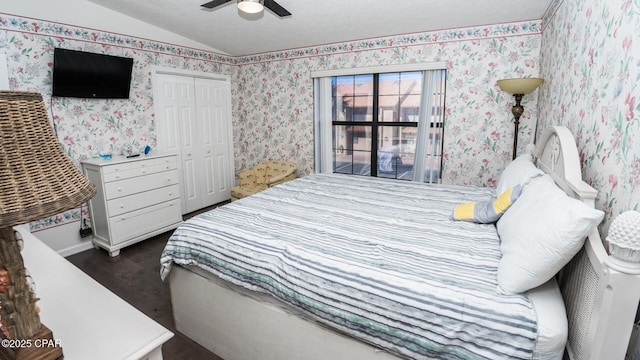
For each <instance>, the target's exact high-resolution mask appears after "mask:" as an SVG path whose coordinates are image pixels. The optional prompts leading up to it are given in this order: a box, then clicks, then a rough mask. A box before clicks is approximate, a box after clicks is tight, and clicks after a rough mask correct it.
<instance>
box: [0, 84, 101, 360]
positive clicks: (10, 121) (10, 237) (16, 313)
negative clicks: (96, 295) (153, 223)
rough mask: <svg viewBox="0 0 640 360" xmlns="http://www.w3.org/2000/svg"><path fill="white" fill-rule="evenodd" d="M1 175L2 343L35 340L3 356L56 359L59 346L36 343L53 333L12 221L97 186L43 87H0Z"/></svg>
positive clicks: (70, 203)
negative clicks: (51, 112)
mask: <svg viewBox="0 0 640 360" xmlns="http://www.w3.org/2000/svg"><path fill="white" fill-rule="evenodd" d="M0 179H1V180H0V306H1V308H0V327H1V329H2V336H1V337H2V338H3V339H6V340H4V341H3V344H12V343H14V344H18V343H22V344H29V343H31V344H33V345H32V346H25V347H22V346H19V347H14V348H11V347H8V348H7V347H5V346H2V347H0V352H1V354H0V357H2V358H3V359H4V358H17V359H21V358H28V359H31V358H33V359H36V358H37V359H57V358H60V357H61V356H62V349H61V348H60V347H49V348H48V347H37V346H35V343H36V342H35V340H34V339H43V338H51V339H52V338H53V337H52V335H51V331H50V330H48V329H47V328H46V327H45V326H43V325H42V324H41V323H40V316H39V315H38V309H37V306H36V301H37V300H38V299H37V298H36V295H35V291H34V288H33V284H32V282H31V281H30V279H29V277H28V276H27V274H28V272H27V270H26V269H25V266H24V262H23V260H22V255H21V254H20V251H21V248H22V246H23V244H22V239H21V237H20V234H19V233H17V232H16V231H14V229H13V226H15V225H20V224H25V223H28V222H31V221H35V220H40V219H43V218H46V217H49V216H53V215H56V214H59V213H62V212H64V211H67V210H70V209H73V208H75V207H77V206H78V205H80V204H82V203H84V202H86V201H87V200H89V199H90V198H92V197H93V196H94V195H95V193H96V188H95V186H94V185H93V184H91V183H90V182H89V180H88V179H87V178H86V177H84V175H83V174H82V173H81V172H80V170H79V169H78V168H77V167H76V166H75V165H74V164H73V162H72V161H71V160H70V159H69V157H68V156H67V154H66V153H65V152H64V150H63V149H62V147H61V146H60V144H59V142H58V139H57V137H56V135H55V133H54V131H53V128H52V126H51V124H50V123H49V117H48V115H47V111H46V109H45V106H44V102H43V99H42V95H40V94H39V93H34V92H20V91H0ZM61 281H64V279H61ZM8 340H13V341H8ZM17 340H25V341H22V342H19V341H17ZM21 353H22V355H21Z"/></svg>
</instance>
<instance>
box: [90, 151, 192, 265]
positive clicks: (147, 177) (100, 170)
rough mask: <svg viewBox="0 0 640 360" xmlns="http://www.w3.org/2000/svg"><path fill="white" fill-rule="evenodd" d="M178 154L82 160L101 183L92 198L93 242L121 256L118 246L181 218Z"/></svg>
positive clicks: (168, 227) (164, 228) (169, 226)
mask: <svg viewBox="0 0 640 360" xmlns="http://www.w3.org/2000/svg"><path fill="white" fill-rule="evenodd" d="M177 168H178V157H177V155H176V154H163V153H153V154H150V155H140V156H138V157H133V158H126V157H124V156H115V157H113V158H112V159H108V160H104V159H91V160H87V161H84V162H82V169H83V171H84V174H85V175H86V176H87V178H89V181H91V182H92V183H93V184H95V185H96V187H97V188H98V192H97V193H96V196H94V197H93V199H91V200H90V201H89V211H90V213H91V225H92V228H93V243H94V245H95V246H98V247H102V248H104V249H106V250H108V251H109V254H110V255H111V256H117V255H118V254H119V253H120V249H122V248H123V247H125V246H128V245H131V244H134V243H136V242H138V241H141V240H144V239H148V238H150V237H152V236H155V235H158V234H161V233H163V232H165V231H167V230H171V229H174V228H176V227H177V226H178V225H179V224H180V223H181V222H182V212H181V207H180V185H179V181H178V179H179V177H178V169H177Z"/></svg>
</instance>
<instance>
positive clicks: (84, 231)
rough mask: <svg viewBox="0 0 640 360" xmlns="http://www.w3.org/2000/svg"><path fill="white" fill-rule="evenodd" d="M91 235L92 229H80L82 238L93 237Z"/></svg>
mask: <svg viewBox="0 0 640 360" xmlns="http://www.w3.org/2000/svg"><path fill="white" fill-rule="evenodd" d="M91 235H93V230H91V228H85V229H80V237H81V238H84V237H87V236H91Z"/></svg>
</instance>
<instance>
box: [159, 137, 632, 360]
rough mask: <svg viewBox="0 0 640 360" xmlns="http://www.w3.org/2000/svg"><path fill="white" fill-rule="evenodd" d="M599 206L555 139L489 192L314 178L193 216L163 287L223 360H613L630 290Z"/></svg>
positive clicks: (181, 322) (567, 142)
mask: <svg viewBox="0 0 640 360" xmlns="http://www.w3.org/2000/svg"><path fill="white" fill-rule="evenodd" d="M498 190H499V191H498ZM503 190H504V191H503ZM507 193H508V196H507V198H508V199H507V201H506V204H505V202H504V200H505V198H504V196H499V197H498V195H503V194H507ZM558 193H561V194H560V195H558ZM540 194H543V196H544V199H545V201H540V198H539V197H540V196H541V195H540ZM595 195H596V192H595V190H594V189H593V188H591V187H590V186H589V185H587V184H586V183H584V182H583V181H582V180H581V172H580V166H579V159H578V153H577V150H576V146H575V142H574V140H573V138H572V136H571V134H570V133H569V131H568V130H567V129H566V128H563V127H552V128H549V129H547V130H546V131H545V132H544V133H543V135H542V137H541V139H540V141H539V142H538V145H537V147H535V148H531V149H529V154H527V155H523V156H521V157H520V158H518V159H517V160H516V161H514V162H513V163H512V164H510V165H509V166H508V167H507V169H505V172H504V174H503V175H502V176H501V179H500V182H499V183H498V189H491V188H480V187H473V186H456V185H429V184H419V183H413V182H404V181H394V180H388V179H381V178H371V177H353V176H346V175H339V174H314V175H309V176H305V177H302V178H299V179H296V180H293V181H290V182H287V183H285V184H282V185H279V186H276V187H273V188H270V189H268V190H265V191H263V192H261V193H259V194H257V195H254V196H251V197H247V198H245V199H242V200H239V201H236V202H234V203H232V204H229V205H225V206H223V207H220V208H217V209H214V210H212V211H210V212H206V213H203V214H200V215H198V216H196V217H194V218H192V219H190V220H188V221H186V222H185V223H184V224H182V225H181V226H180V227H179V228H178V229H176V231H175V232H174V233H173V234H172V236H171V237H170V239H169V241H168V243H167V245H166V247H165V250H164V251H163V254H162V257H161V276H162V278H163V279H168V281H169V284H170V289H171V298H172V305H173V311H174V318H175V322H176V327H177V330H178V331H180V332H182V333H183V334H185V335H187V336H188V337H190V338H191V339H193V340H194V341H196V342H198V343H199V344H201V345H203V346H204V347H206V348H207V349H209V350H211V351H212V352H213V353H216V354H217V355H219V356H221V357H222V358H224V359H225V360H235V359H274V360H275V359H402V358H407V359H409V358H415V359H434V358H441V359H500V358H504V359H513V358H521V359H531V358H535V359H560V358H562V357H563V355H564V354H566V355H568V356H569V357H571V358H574V359H602V358H607V359H622V358H624V354H625V350H626V348H627V344H628V341H629V337H630V333H631V326H632V322H633V319H634V315H635V310H636V307H637V304H638V300H639V298H640V290H638V289H640V277H639V276H638V275H635V274H634V271H633V270H631V271H627V268H628V269H633V268H634V267H633V266H632V264H627V265H629V266H628V267H627V266H610V264H611V263H612V262H611V261H609V260H608V256H607V253H606V251H605V249H604V246H603V244H602V241H601V239H600V237H599V235H598V232H597V228H596V225H597V224H598V223H599V222H600V220H601V219H602V213H601V212H600V211H597V210H595V209H593V203H594V199H595ZM556 197H558V199H560V200H558V201H559V202H557V203H556V202H554V201H555V200H550V201H547V200H548V199H555V198H556ZM497 199H502V201H501V206H497V205H496V204H497V201H498V200H497ZM469 205H471V206H469ZM485 205H491V206H489V207H490V208H491V209H494V210H495V209H498V208H501V209H500V210H501V211H497V210H496V211H494V212H496V213H494V214H489V215H491V216H489V219H484V218H485V217H486V216H487V214H486V212H484V213H483V212H481V211H475V210H476V209H485V208H489V207H487V206H485ZM545 206H546V207H545ZM460 208H466V209H467V210H468V209H469V208H471V209H472V210H474V211H471V212H470V213H469V212H468V211H467V212H466V213H465V214H466V217H465V216H461V217H460V216H456V215H455V214H456V210H458V209H460ZM558 210H560V212H558ZM532 211H538V212H540V213H539V214H535V213H534V214H532ZM563 211H564V212H566V213H567V215H566V216H564V215H562V216H560V215H558V214H563ZM489 213H491V211H489ZM469 214H471V215H469ZM476 215H477V216H476ZM543 220H544V221H546V222H554V223H555V222H556V221H559V222H558V224H556V225H554V226H553V227H552V226H548V227H549V228H551V230H550V231H548V232H545V230H548V229H547V226H540V221H543ZM546 222H545V224H546ZM557 226H559V230H558V229H557V228H556V227H557ZM540 229H541V230H543V231H542V232H540V233H538V231H539V230H540ZM531 236H533V238H531ZM558 237H560V240H562V241H558V239H557V238H558ZM540 239H542V240H540ZM549 239H552V240H553V239H555V242H550V241H551V240H549ZM585 239H586V240H585ZM533 240H535V241H533ZM539 242H540V243H542V245H541V246H538V243H539ZM536 246H538V247H536ZM614 264H620V262H619V261H616V262H614ZM565 265H566V266H565ZM635 272H637V271H635Z"/></svg>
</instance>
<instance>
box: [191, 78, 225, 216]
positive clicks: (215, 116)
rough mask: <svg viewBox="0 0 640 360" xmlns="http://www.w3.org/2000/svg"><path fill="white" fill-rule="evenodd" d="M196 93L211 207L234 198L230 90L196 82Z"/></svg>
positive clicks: (205, 192)
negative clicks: (230, 135) (231, 171)
mask: <svg viewBox="0 0 640 360" xmlns="http://www.w3.org/2000/svg"><path fill="white" fill-rule="evenodd" d="M195 90H196V113H197V115H196V119H197V123H198V134H197V138H198V140H199V145H200V147H199V150H200V154H201V158H202V167H201V170H202V171H201V172H202V176H203V177H202V185H203V187H202V189H201V190H202V200H203V204H204V206H209V205H213V204H217V203H219V202H222V201H225V200H229V199H230V198H231V185H232V184H231V181H230V179H231V178H233V176H234V175H233V173H230V170H229V169H230V167H231V163H230V159H231V155H230V149H231V139H230V137H229V134H231V129H230V127H231V122H230V121H229V118H230V115H231V114H230V113H229V111H230V109H229V108H228V103H229V94H230V88H229V85H228V83H226V82H224V81H219V80H211V79H200V78H195Z"/></svg>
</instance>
